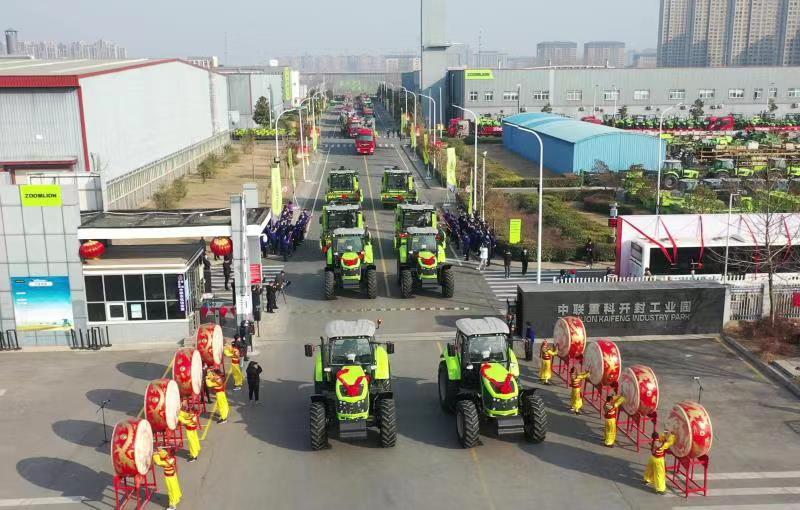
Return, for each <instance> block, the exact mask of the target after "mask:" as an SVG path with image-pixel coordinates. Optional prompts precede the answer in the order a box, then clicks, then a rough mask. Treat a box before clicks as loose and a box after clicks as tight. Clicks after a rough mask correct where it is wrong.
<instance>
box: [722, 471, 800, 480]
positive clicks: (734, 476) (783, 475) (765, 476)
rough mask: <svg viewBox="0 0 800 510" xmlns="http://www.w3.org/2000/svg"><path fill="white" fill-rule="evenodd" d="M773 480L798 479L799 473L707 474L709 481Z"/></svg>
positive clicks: (751, 472)
mask: <svg viewBox="0 0 800 510" xmlns="http://www.w3.org/2000/svg"><path fill="white" fill-rule="evenodd" d="M773 478H800V471H760V472H759V471H750V472H742V473H709V474H708V479H709V480H762V479H773Z"/></svg>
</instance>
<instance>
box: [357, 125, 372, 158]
mask: <svg viewBox="0 0 800 510" xmlns="http://www.w3.org/2000/svg"><path fill="white" fill-rule="evenodd" d="M356 152H357V153H359V154H375V133H374V132H373V131H372V130H371V129H368V128H359V130H358V132H357V133H356Z"/></svg>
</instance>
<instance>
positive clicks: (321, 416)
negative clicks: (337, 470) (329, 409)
mask: <svg viewBox="0 0 800 510" xmlns="http://www.w3.org/2000/svg"><path fill="white" fill-rule="evenodd" d="M308 414H309V419H308V421H309V423H308V424H309V431H310V432H311V449H312V450H314V451H318V450H322V449H323V448H325V447H326V446H328V419H327V417H326V416H325V403H324V402H311V407H310V408H309V413H308Z"/></svg>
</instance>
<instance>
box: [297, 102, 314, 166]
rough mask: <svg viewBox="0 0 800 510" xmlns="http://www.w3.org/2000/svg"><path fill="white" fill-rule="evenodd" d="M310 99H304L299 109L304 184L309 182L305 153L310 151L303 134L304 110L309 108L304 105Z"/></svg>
mask: <svg viewBox="0 0 800 510" xmlns="http://www.w3.org/2000/svg"><path fill="white" fill-rule="evenodd" d="M309 99H311V98H310V97H307V98H305V99H303V100H302V101H300V106H298V107H297V114H298V115H299V116H300V119H299V120H300V152H302V153H303V157H301V158H300V159H301V160H302V163H303V182H308V180H306V158H305V153H306V150H307V149H308V147H306V136H305V134H304V133H303V108H308V107H307V106H303V103H305V102H306V101H308V100H309Z"/></svg>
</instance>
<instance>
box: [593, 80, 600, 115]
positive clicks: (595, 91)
mask: <svg viewBox="0 0 800 510" xmlns="http://www.w3.org/2000/svg"><path fill="white" fill-rule="evenodd" d="M593 86H594V101H593V102H592V116H594V115H596V113H595V112H597V89H598V88H600V85H599V84H595V85H593Z"/></svg>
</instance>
